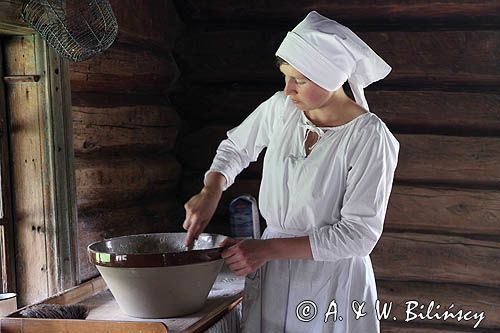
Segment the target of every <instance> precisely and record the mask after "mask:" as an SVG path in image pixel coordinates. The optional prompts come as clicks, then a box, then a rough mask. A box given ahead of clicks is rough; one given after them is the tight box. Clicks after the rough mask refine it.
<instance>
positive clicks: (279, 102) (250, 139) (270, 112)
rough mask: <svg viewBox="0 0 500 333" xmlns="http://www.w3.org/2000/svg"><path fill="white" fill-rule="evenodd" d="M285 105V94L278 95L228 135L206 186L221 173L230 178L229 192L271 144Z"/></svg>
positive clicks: (220, 148) (227, 179)
mask: <svg viewBox="0 0 500 333" xmlns="http://www.w3.org/2000/svg"><path fill="white" fill-rule="evenodd" d="M283 102H284V95H283V92H282V91H279V92H277V93H275V94H274V95H273V96H271V97H270V98H269V99H267V100H266V101H264V102H263V103H262V104H260V105H259V106H258V107H257V108H256V109H255V110H254V111H253V112H252V113H251V114H250V115H249V116H248V117H247V118H246V119H245V120H244V121H243V122H242V123H241V124H240V125H238V126H237V127H235V128H233V129H231V130H229V131H228V132H227V138H226V139H224V140H223V141H222V142H221V143H220V144H219V147H218V148H217V153H216V154H215V158H214V160H213V162H212V165H211V166H210V169H209V170H208V171H207V172H206V173H205V176H204V180H203V182H204V184H206V180H207V176H208V174H209V173H210V172H213V171H218V172H220V173H221V174H222V175H224V178H226V184H225V185H224V187H223V191H225V190H226V189H227V188H228V187H230V186H231V185H232V184H233V183H234V180H235V178H236V176H237V175H238V174H239V173H240V172H241V171H242V170H243V169H245V168H246V167H247V166H248V165H249V164H250V162H254V161H256V160H257V158H258V157H259V154H260V152H261V151H262V150H263V149H264V148H265V147H267V146H268V144H269V140H270V138H271V134H272V131H273V128H274V126H276V122H277V121H278V120H279V118H280V110H281V109H282V108H283Z"/></svg>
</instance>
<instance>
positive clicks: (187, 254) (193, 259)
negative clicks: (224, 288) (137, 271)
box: [87, 232, 227, 268]
mask: <svg viewBox="0 0 500 333" xmlns="http://www.w3.org/2000/svg"><path fill="white" fill-rule="evenodd" d="M164 234H184V235H186V234H187V233H186V232H163V233H162V232H158V233H144V234H133V235H126V236H119V237H112V238H107V239H104V240H101V241H98V242H93V243H91V244H89V245H88V246H87V253H88V256H89V261H90V262H91V263H92V264H94V265H96V266H105V267H124V268H140V267H166V266H183V265H192V264H197V263H204V262H210V261H215V260H218V259H221V258H222V256H221V252H222V251H223V250H224V249H225V247H220V246H218V247H213V248H208V249H198V250H189V251H182V252H159V253H112V252H111V253H110V252H102V251H97V250H95V249H94V248H93V247H95V246H96V245H97V244H100V243H103V242H107V241H112V240H116V239H120V238H129V237H137V236H148V235H153V236H154V235H164ZM200 236H215V237H221V241H222V240H224V239H225V238H227V236H225V235H221V234H215V233H202V234H200Z"/></svg>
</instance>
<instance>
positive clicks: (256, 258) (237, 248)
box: [220, 238, 270, 276]
mask: <svg viewBox="0 0 500 333" xmlns="http://www.w3.org/2000/svg"><path fill="white" fill-rule="evenodd" d="M220 246H230V247H229V248H227V249H225V250H224V251H222V258H224V261H225V262H226V265H227V266H228V267H229V269H230V270H231V271H232V272H233V273H234V274H235V275H236V276H245V275H247V274H250V273H253V272H255V271H256V270H257V269H258V268H259V267H261V266H262V265H264V264H265V263H266V262H267V261H269V260H270V256H269V253H270V249H269V242H268V241H267V240H261V239H244V240H236V239H233V238H226V239H225V240H224V241H223V242H222V243H221V244H220Z"/></svg>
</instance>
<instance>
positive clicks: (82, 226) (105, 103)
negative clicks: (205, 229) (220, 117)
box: [70, 0, 183, 280]
mask: <svg viewBox="0 0 500 333" xmlns="http://www.w3.org/2000/svg"><path fill="white" fill-rule="evenodd" d="M110 2H111V5H112V7H113V10H114V12H115V15H116V17H117V21H118V25H119V32H118V37H117V39H116V41H115V42H114V43H113V45H112V46H111V47H110V48H109V49H108V50H106V51H105V52H104V53H102V54H100V55H98V56H96V57H94V58H91V59H89V60H87V61H84V62H80V63H71V64H70V71H71V89H72V91H71V92H72V110H73V131H74V149H75V169H76V170H75V176H76V191H77V204H78V219H79V223H78V226H79V228H78V232H79V235H78V236H79V255H80V267H79V268H80V278H81V280H87V279H89V278H91V277H93V276H96V275H97V274H98V273H97V270H96V269H95V268H94V266H93V265H91V264H90V263H89V261H88V258H87V253H86V247H87V245H89V244H90V243H92V242H94V241H100V240H102V239H104V238H109V237H115V236H122V235H127V234H133V233H146V232H165V231H173V230H182V228H181V224H182V221H181V220H182V216H181V215H182V204H181V202H180V201H179V200H178V199H177V198H176V193H177V187H178V185H179V180H180V177H181V172H182V167H181V164H180V163H179V161H178V160H177V158H176V157H175V156H174V154H173V149H174V146H175V141H176V139H177V136H178V134H179V131H180V127H181V118H180V117H179V115H178V113H177V110H176V108H175V107H174V106H172V103H171V102H170V99H169V96H168V94H169V92H170V88H171V86H172V85H173V83H174V82H175V81H176V79H177V77H178V75H179V70H178V66H177V64H176V62H175V60H174V58H173V56H172V48H173V45H174V43H175V40H176V38H177V36H178V35H179V33H180V31H181V30H182V28H183V24H182V22H181V20H180V19H179V17H178V15H177V12H176V9H175V7H174V5H173V3H172V2H171V1H156V0H146V1H144V0H111V1H110Z"/></svg>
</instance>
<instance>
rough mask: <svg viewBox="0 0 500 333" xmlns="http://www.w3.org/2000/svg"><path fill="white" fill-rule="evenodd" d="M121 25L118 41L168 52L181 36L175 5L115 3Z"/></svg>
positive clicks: (138, 0) (115, 0)
mask: <svg viewBox="0 0 500 333" xmlns="http://www.w3.org/2000/svg"><path fill="white" fill-rule="evenodd" d="M110 3H111V6H112V7H113V12H114V13H115V16H116V20H117V22H118V26H119V30H118V36H117V39H116V40H117V41H118V42H120V43H125V44H130V45H140V46H142V47H144V48H147V49H151V50H158V51H162V52H166V51H167V50H170V49H172V47H173V45H174V43H175V40H176V38H177V37H178V35H179V34H180V33H181V30H182V28H183V23H182V21H181V20H180V18H179V16H178V14H177V11H176V8H175V6H174V4H173V1H170V0H169V1H156V0H146V1H144V0H126V1H123V0H111V1H110Z"/></svg>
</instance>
